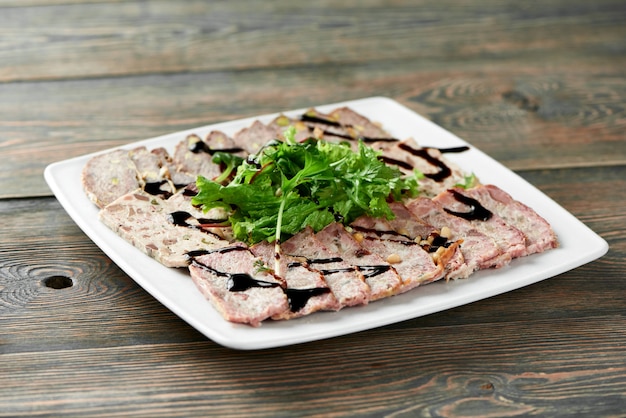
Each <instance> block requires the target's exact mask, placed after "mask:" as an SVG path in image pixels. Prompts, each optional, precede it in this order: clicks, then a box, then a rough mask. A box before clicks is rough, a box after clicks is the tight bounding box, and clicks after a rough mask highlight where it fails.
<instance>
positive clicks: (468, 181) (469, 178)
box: [454, 173, 478, 189]
mask: <svg viewBox="0 0 626 418" xmlns="http://www.w3.org/2000/svg"><path fill="white" fill-rule="evenodd" d="M477 183H478V178H477V177H476V175H475V174H474V173H472V174H469V175H466V176H464V177H463V182H462V183H457V184H455V185H454V187H461V188H463V189H471V188H472V187H474V186H476V184H477Z"/></svg>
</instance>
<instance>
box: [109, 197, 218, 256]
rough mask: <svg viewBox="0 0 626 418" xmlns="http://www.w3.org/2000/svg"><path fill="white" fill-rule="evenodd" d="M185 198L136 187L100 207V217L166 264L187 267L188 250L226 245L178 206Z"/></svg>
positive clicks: (117, 231)
mask: <svg viewBox="0 0 626 418" xmlns="http://www.w3.org/2000/svg"><path fill="white" fill-rule="evenodd" d="M180 203H184V200H177V199H175V200H172V201H169V200H165V199H161V198H159V197H157V196H152V195H150V194H147V193H146V192H143V191H141V190H137V191H135V192H131V193H128V194H125V195H124V196H122V197H120V198H118V199H117V200H115V201H114V202H112V203H110V204H109V205H107V206H106V207H104V208H103V209H102V210H101V211H100V215H99V216H100V220H101V221H102V222H103V223H104V224H105V225H107V226H108V227H109V228H110V229H112V230H113V231H114V232H116V233H117V234H119V235H120V236H121V237H122V238H124V239H125V240H126V241H128V242H130V243H131V244H133V245H134V246H135V247H137V248H139V249H140V250H142V251H143V252H144V253H146V254H148V255H149V256H151V257H153V258H155V259H156V260H157V261H159V262H160V263H162V264H163V265H165V266H166V267H186V266H187V264H188V257H187V253H188V252H190V251H195V250H209V249H215V248H220V247H224V246H227V245H229V242H228V241H226V240H224V239H222V238H221V237H220V236H218V235H217V234H215V233H214V232H212V231H210V229H206V228H203V227H202V224H201V222H199V221H198V219H196V217H194V216H193V215H192V214H191V213H190V212H189V211H192V210H193V208H190V207H185V206H183V207H181V206H180Z"/></svg>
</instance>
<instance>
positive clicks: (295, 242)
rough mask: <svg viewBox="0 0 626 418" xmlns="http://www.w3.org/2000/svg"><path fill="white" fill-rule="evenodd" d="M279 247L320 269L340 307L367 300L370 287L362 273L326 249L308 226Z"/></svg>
mask: <svg viewBox="0 0 626 418" xmlns="http://www.w3.org/2000/svg"><path fill="white" fill-rule="evenodd" d="M281 248H282V251H283V253H284V254H288V255H290V256H293V257H301V258H303V259H304V260H305V261H306V262H307V263H308V264H309V265H310V266H311V267H312V268H314V269H316V270H318V271H320V272H321V273H322V274H323V275H324V280H325V281H326V283H327V284H328V287H330V290H331V291H332V292H333V294H334V295H335V297H336V298H337V301H338V302H339V305H340V307H341V308H343V307H346V306H354V305H362V304H367V303H368V301H369V298H370V288H369V286H368V285H367V283H366V282H365V278H364V277H363V274H362V273H361V272H359V271H358V270H357V269H356V267H354V266H353V265H351V264H349V263H347V262H346V261H344V260H343V259H342V258H341V256H339V255H338V254H335V253H333V252H332V251H330V250H329V249H328V248H326V247H325V246H324V245H323V244H322V243H321V242H320V241H319V240H318V239H317V238H316V237H315V235H314V234H313V231H312V230H311V228H308V227H307V228H306V229H304V230H303V231H301V232H299V233H297V234H296V235H294V236H293V237H291V238H289V239H288V240H287V241H285V242H284V243H282V244H281Z"/></svg>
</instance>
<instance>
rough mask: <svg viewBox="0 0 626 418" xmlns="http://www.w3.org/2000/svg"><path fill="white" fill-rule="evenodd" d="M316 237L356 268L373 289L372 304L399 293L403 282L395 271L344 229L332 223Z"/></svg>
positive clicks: (371, 294) (371, 293) (371, 290)
mask: <svg viewBox="0 0 626 418" xmlns="http://www.w3.org/2000/svg"><path fill="white" fill-rule="evenodd" d="M315 236H316V238H317V239H319V240H320V242H321V243H322V244H323V245H324V246H325V247H326V248H328V249H329V250H330V251H332V252H334V253H335V254H338V255H339V256H340V257H341V258H342V259H343V260H344V261H345V262H347V263H349V264H352V265H354V266H356V267H357V269H358V270H359V271H360V272H361V273H362V274H363V276H364V277H365V282H366V283H367V284H368V286H369V287H370V297H369V300H370V301H375V300H378V299H382V298H385V297H388V296H392V295H395V294H397V293H398V289H399V288H400V285H401V284H402V280H401V278H400V276H398V273H397V272H396V270H395V269H394V268H393V267H392V266H391V265H390V264H389V263H388V262H386V261H385V260H383V259H382V258H381V257H380V256H379V255H378V254H376V253H373V252H371V251H370V250H368V249H367V248H365V247H363V246H361V245H360V244H359V242H358V241H357V240H356V239H355V238H354V237H353V236H352V235H351V234H350V233H349V232H348V231H347V230H346V229H345V228H344V226H343V225H341V224H339V223H332V224H330V225H328V226H327V227H326V228H324V229H322V230H321V231H320V232H318V233H317V234H316V235H315Z"/></svg>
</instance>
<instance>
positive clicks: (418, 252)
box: [350, 216, 444, 293]
mask: <svg viewBox="0 0 626 418" xmlns="http://www.w3.org/2000/svg"><path fill="white" fill-rule="evenodd" d="M350 226H351V227H352V228H354V229H355V231H357V232H359V233H361V234H363V236H364V240H363V241H362V242H361V245H362V246H363V247H364V248H366V249H367V250H369V251H371V252H372V253H375V254H378V255H379V256H380V257H381V258H383V259H384V260H386V261H387V262H389V263H391V264H392V266H393V267H394V269H395V270H396V272H397V273H398V275H399V276H400V277H401V278H402V284H401V285H400V288H399V289H398V292H399V293H402V292H406V291H408V290H411V289H413V288H415V287H417V286H419V285H420V284H425V283H430V282H432V281H435V280H439V279H440V278H442V277H443V272H444V268H443V266H442V265H440V264H437V263H436V262H435V260H434V259H433V257H432V256H431V255H430V254H429V253H428V252H427V251H426V250H424V248H422V247H421V246H420V245H419V243H418V242H415V241H414V240H412V239H410V238H408V237H406V236H404V235H402V234H399V233H397V232H396V231H395V230H394V229H393V227H392V226H391V224H390V223H389V221H387V220H385V219H382V218H371V217H368V216H361V217H359V218H357V219H356V220H355V221H354V222H353V223H352V224H351V225H350Z"/></svg>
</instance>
